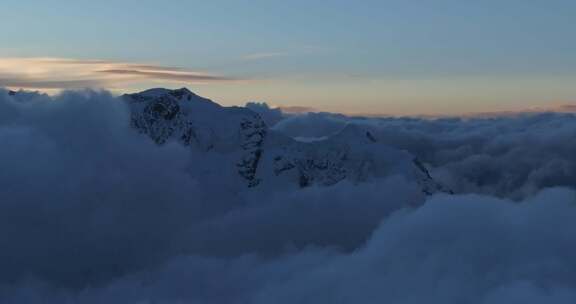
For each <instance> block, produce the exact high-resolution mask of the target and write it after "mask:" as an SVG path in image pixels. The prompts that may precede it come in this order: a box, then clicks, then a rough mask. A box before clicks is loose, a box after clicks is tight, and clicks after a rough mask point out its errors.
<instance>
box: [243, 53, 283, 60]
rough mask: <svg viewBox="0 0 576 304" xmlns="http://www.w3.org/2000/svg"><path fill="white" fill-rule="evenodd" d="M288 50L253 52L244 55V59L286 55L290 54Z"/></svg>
mask: <svg viewBox="0 0 576 304" xmlns="http://www.w3.org/2000/svg"><path fill="white" fill-rule="evenodd" d="M288 55H289V53H287V52H263V53H253V54H248V55H245V56H243V57H242V59H243V60H261V59H268V58H274V57H285V56H288Z"/></svg>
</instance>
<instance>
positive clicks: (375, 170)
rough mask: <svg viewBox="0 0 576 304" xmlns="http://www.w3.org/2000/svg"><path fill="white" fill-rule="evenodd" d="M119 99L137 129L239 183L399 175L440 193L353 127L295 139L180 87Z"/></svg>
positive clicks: (417, 168)
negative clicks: (318, 138) (325, 135)
mask: <svg viewBox="0 0 576 304" xmlns="http://www.w3.org/2000/svg"><path fill="white" fill-rule="evenodd" d="M124 99H125V100H126V101H127V102H128V103H129V105H130V108H131V111H132V116H131V124H132V126H133V127H134V128H135V129H136V130H138V131H139V132H140V133H143V134H146V135H148V136H149V137H150V138H151V139H152V140H154V141H155V142H156V143H157V144H159V145H163V144H165V143H166V142H168V141H178V142H180V143H181V144H183V145H185V146H189V147H190V148H191V150H193V151H194V153H197V154H198V153H200V154H201V155H203V156H202V157H204V158H201V159H205V160H206V161H202V163H203V164H199V167H202V168H203V169H202V170H203V171H202V172H204V173H202V174H204V175H206V176H215V177H218V178H223V177H224V176H236V177H237V178H238V180H239V181H240V184H242V185H243V186H241V187H244V188H262V187H263V188H269V187H273V188H278V187H280V188H283V187H308V186H312V185H320V186H330V185H334V184H336V183H338V182H340V181H342V180H349V181H351V182H353V183H360V182H364V181H369V180H372V179H375V178H382V177H386V176H391V175H402V176H404V177H405V178H407V179H409V180H414V181H416V182H417V183H418V184H419V185H420V187H421V189H422V192H423V193H425V194H433V193H435V192H438V191H442V192H448V191H447V190H446V189H444V188H443V187H442V186H441V185H439V184H438V183H436V182H435V181H434V180H433V179H432V177H431V176H430V174H429V173H428V171H427V170H426V168H425V167H424V166H423V165H422V164H421V163H420V162H419V161H418V160H417V159H415V158H414V157H413V156H412V155H410V154H409V153H408V152H405V151H400V150H398V149H395V148H392V147H389V146H386V145H384V144H381V143H379V142H378V140H377V139H376V138H375V137H374V136H373V135H372V134H371V133H369V132H367V131H364V130H362V129H361V128H359V127H357V126H353V125H350V126H348V127H346V128H344V129H343V130H342V131H341V132H339V133H338V134H336V135H334V136H332V137H330V138H328V139H325V140H322V141H316V142H300V141H297V140H294V139H292V138H289V137H287V136H285V135H283V134H280V133H278V132H275V131H272V130H269V129H268V128H267V126H266V124H265V123H264V121H263V120H262V119H261V118H260V116H259V115H258V114H256V113H255V112H253V111H251V110H249V109H246V108H241V107H222V106H220V105H218V104H216V103H214V102H213V101H211V100H209V99H206V98H203V97H200V96H198V95H196V94H194V93H192V92H190V91H189V90H187V89H178V90H167V89H152V90H147V91H144V92H141V93H136V94H129V95H125V96H124ZM198 170H200V169H198ZM226 181H227V182H229V181H228V180H226ZM222 182H223V180H222Z"/></svg>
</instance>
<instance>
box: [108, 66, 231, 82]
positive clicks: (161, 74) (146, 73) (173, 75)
mask: <svg viewBox="0 0 576 304" xmlns="http://www.w3.org/2000/svg"><path fill="white" fill-rule="evenodd" d="M98 72H99V73H106V74H110V75H132V76H141V77H145V78H151V79H157V80H173V81H184V82H210V81H233V80H236V79H234V78H230V77H224V76H215V75H209V74H201V73H194V72H179V71H166V70H137V69H110V70H102V71H98Z"/></svg>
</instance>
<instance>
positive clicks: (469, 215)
mask: <svg viewBox="0 0 576 304" xmlns="http://www.w3.org/2000/svg"><path fill="white" fill-rule="evenodd" d="M249 107H250V108H252V109H254V110H256V111H258V112H259V113H261V114H262V116H263V117H264V118H265V120H266V121H267V122H268V123H269V124H270V125H271V126H272V128H273V129H275V130H277V131H282V132H285V133H286V134H289V135H290V136H293V137H296V138H308V139H309V138H322V137H325V136H329V135H330V134H333V133H335V132H338V131H339V130H340V129H341V128H343V127H344V126H345V125H346V124H349V123H354V124H359V125H361V126H363V127H365V128H367V129H369V130H370V132H371V133H372V134H374V137H376V138H377V140H379V141H383V142H386V143H388V144H390V145H392V146H395V147H398V148H400V149H404V150H408V151H410V152H411V153H413V154H414V155H416V156H417V157H418V158H420V159H421V160H422V161H423V162H424V163H426V164H427V166H429V167H430V168H431V169H432V173H433V175H434V177H435V178H436V179H438V180H439V181H442V182H443V183H445V184H446V186H448V187H450V188H451V189H453V190H454V192H456V193H457V194H456V195H448V194H437V195H434V196H432V197H429V198H428V199H426V200H425V201H424V200H415V195H414V193H415V192H417V191H418V186H417V185H415V184H413V183H412V182H410V181H406V180H404V179H402V178H401V177H391V178H388V179H385V180H380V181H374V182H370V183H364V184H358V185H354V184H349V183H346V182H342V183H339V184H337V185H335V186H333V187H311V188H307V189H304V190H299V191H289V192H279V193H274V194H266V195H262V196H261V197H258V196H252V197H250V198H241V197H236V196H233V195H229V194H227V193H222V191H219V189H218V188H216V187H207V186H206V185H204V184H203V183H202V181H201V180H194V179H193V178H192V177H191V175H190V174H189V173H188V172H189V170H191V168H193V164H194V162H197V161H201V160H198V159H194V157H193V156H192V154H191V153H190V152H189V151H187V149H186V148H184V147H182V146H179V145H178V144H176V143H170V144H167V145H164V146H161V147H159V146H156V145H155V144H154V143H153V142H152V141H151V140H150V139H149V138H147V137H145V136H143V135H140V134H138V133H137V132H134V130H132V129H131V128H130V126H129V113H128V109H127V108H126V106H125V104H124V103H123V102H122V101H121V100H119V99H118V98H116V97H114V96H112V95H111V94H109V93H107V92H101V91H77V92H64V93H62V94H60V95H57V96H47V95H41V94H24V93H20V94H17V95H16V96H9V94H8V92H7V91H0V303H19V304H20V303H24V304H25V303H491V304H492V303H576V259H574V256H575V254H576V242H574V240H576V221H575V219H576V192H575V191H574V190H573V187H574V185H575V184H576V183H575V182H576V171H575V170H574V169H575V168H574V166H575V161H576V156H575V155H576V154H575V153H574V152H576V151H574V150H576V144H573V143H572V139H573V138H575V136H576V119H575V117H574V116H572V115H569V114H545V113H543V114H524V115H513V116H506V117H494V118H468V119H463V118H449V119H448V118H444V119H419V118H350V117H346V116H343V115H334V114H326V113H316V114H301V115H285V114H283V113H281V112H279V111H278V110H274V109H269V108H268V107H266V106H265V105H262V104H250V105H249Z"/></svg>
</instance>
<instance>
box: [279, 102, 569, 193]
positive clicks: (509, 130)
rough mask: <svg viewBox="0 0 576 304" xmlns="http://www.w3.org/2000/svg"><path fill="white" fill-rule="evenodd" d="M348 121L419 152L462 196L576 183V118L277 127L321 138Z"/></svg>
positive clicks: (289, 121)
mask: <svg viewBox="0 0 576 304" xmlns="http://www.w3.org/2000/svg"><path fill="white" fill-rule="evenodd" d="M349 123H352V124H358V125H361V126H363V127H365V128H367V129H369V130H370V131H371V132H372V134H373V135H374V136H375V137H376V138H377V139H378V140H379V141H382V142H384V143H387V144H390V145H392V146H395V147H398V148H401V149H404V150H407V151H409V152H411V153H413V154H414V155H416V156H417V157H418V158H420V159H421V160H422V161H423V162H425V163H427V164H428V165H429V166H430V167H432V169H433V173H434V175H436V178H438V179H440V180H441V181H443V182H444V183H445V184H448V185H449V186H450V187H451V188H452V189H454V190H455V191H456V192H459V193H470V192H473V193H485V194H492V195H498V196H506V197H510V198H514V199H518V198H522V197H525V196H526V195H530V194H533V193H535V192H536V191H538V190H539V189H542V188H545V187H552V186H570V187H572V186H574V185H575V184H576V156H575V155H576V145H574V144H573V140H574V138H576V116H574V114H567V113H521V114H511V115H501V116H497V117H485V118H441V119H420V118H362V117H356V118H354V117H346V116H343V115H337V114H329V113H309V114H305V115H288V116H286V118H285V119H283V120H280V121H279V122H278V123H277V124H276V125H275V127H274V128H275V129H277V130H279V131H282V132H285V133H287V134H289V135H291V136H293V137H323V136H327V135H330V134H333V133H335V132H337V131H339V130H341V129H342V128H343V127H344V126H345V125H346V124H349Z"/></svg>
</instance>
